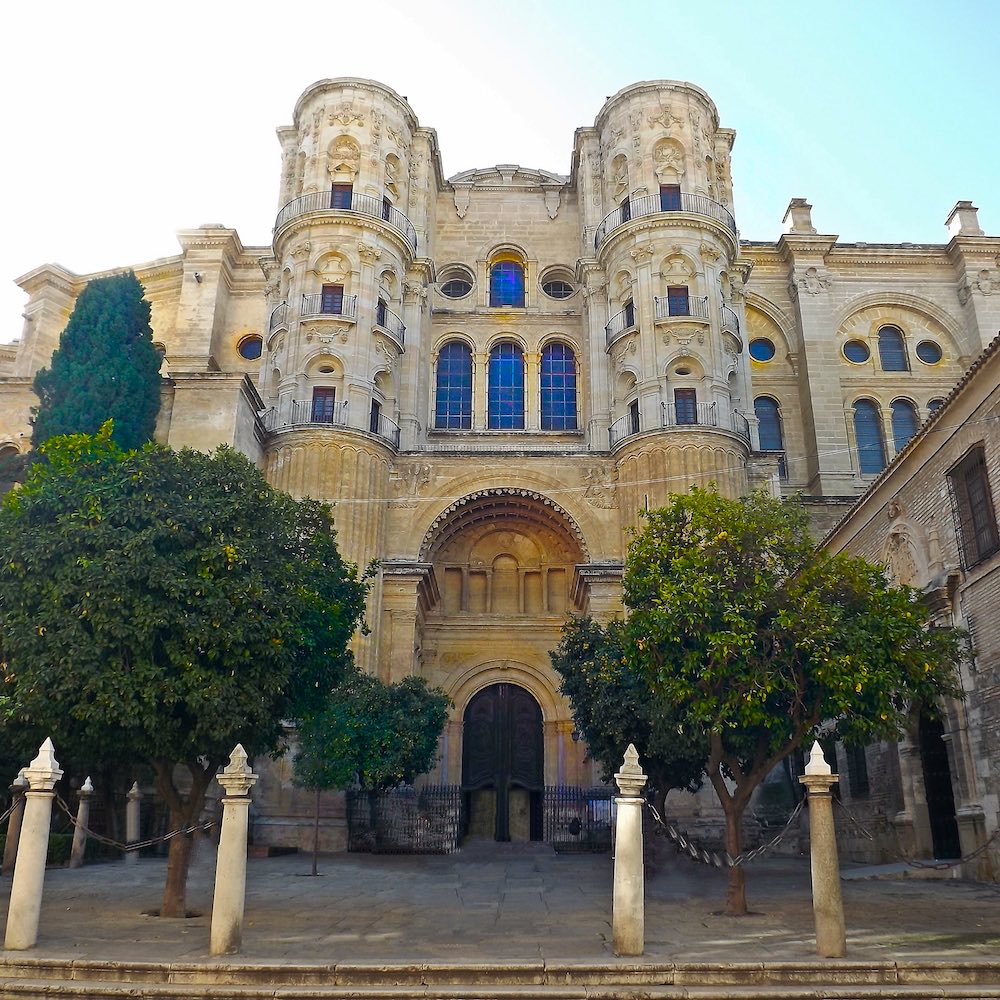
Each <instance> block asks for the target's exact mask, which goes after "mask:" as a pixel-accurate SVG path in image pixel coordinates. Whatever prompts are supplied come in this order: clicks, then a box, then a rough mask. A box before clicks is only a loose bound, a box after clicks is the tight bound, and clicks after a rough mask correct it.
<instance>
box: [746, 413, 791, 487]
mask: <svg viewBox="0 0 1000 1000" xmlns="http://www.w3.org/2000/svg"><path fill="white" fill-rule="evenodd" d="M753 412H754V414H755V415H756V417H757V429H758V432H759V434H760V450H761V451H782V452H783V451H784V450H785V440H784V434H783V433H782V429H781V409H780V408H779V406H778V401H777V400H776V399H772V398H771V397H770V396H758V397H757V398H756V399H755V400H754V401H753ZM778 473H779V475H780V476H781V478H782V479H784V478H785V476H786V475H787V474H788V473H787V469H786V467H785V456H784V455H782V456H781V457H780V458H779V459H778Z"/></svg>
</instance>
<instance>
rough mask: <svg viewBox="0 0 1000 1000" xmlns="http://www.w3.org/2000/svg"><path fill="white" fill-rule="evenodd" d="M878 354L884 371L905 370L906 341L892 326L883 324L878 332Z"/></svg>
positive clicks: (906, 366) (907, 366) (906, 364)
mask: <svg viewBox="0 0 1000 1000" xmlns="http://www.w3.org/2000/svg"><path fill="white" fill-rule="evenodd" d="M878 356H879V360H880V361H881V362H882V371H884V372H906V371H909V370H910V365H909V363H908V362H907V360H906V343H905V342H904V340H903V335H902V333H900V332H899V330H897V329H896V327H894V326H883V327H882V329H881V330H879V332H878Z"/></svg>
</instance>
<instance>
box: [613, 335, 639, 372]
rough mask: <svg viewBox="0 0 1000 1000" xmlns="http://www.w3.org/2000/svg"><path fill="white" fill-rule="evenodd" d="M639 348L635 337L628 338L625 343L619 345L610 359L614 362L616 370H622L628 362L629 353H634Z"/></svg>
mask: <svg viewBox="0 0 1000 1000" xmlns="http://www.w3.org/2000/svg"><path fill="white" fill-rule="evenodd" d="M638 350H639V345H638V344H637V343H636V341H635V337H632V338H630V339H629V340H628V341H627V342H626V343H624V344H622V346H621V347H619V348H618V350H617V351H615V353H614V354H612V355H611V360H612V362H613V363H614V366H615V371H616V372H623V371H624V370H625V366H626V364H627V362H628V358H629V355H630V354H636V353H637V352H638Z"/></svg>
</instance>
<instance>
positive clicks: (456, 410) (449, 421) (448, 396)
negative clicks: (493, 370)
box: [434, 340, 472, 430]
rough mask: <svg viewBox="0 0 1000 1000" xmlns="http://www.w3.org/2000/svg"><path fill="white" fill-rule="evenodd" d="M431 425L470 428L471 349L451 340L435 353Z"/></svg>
mask: <svg viewBox="0 0 1000 1000" xmlns="http://www.w3.org/2000/svg"><path fill="white" fill-rule="evenodd" d="M435 403H436V406H435V413H434V426H435V427H440V428H445V429H449V428H450V429H452V430H469V429H471V427H472V351H471V350H470V349H469V347H468V345H467V344H463V343H461V341H457V340H453V341H451V342H450V343H448V344H445V345H444V347H442V348H441V353H440V354H438V363H437V397H436V400H435Z"/></svg>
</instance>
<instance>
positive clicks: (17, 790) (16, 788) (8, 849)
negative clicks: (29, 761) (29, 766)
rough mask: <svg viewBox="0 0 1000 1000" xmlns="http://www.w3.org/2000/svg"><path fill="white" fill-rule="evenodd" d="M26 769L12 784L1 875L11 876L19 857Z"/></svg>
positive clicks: (26, 787) (26, 788)
mask: <svg viewBox="0 0 1000 1000" xmlns="http://www.w3.org/2000/svg"><path fill="white" fill-rule="evenodd" d="M25 770H26V769H25V768H23V767H22V768H21V770H20V771H18V772H17V777H16V778H15V779H14V780H13V781H12V782H11V786H10V793H11V796H12V797H13V801H12V805H13V807H14V808H13V809H12V810H11V813H10V815H9V816H8V817H7V839H6V840H5V841H4V847H3V867H2V868H0V875H9V874H10V873H11V872H12V871H13V870H14V859H15V858H16V857H17V840H18V837H19V836H20V834H21V819H22V817H23V816H24V793H25V792H26V791H27V790H28V779H27V778H26V777H25V776H24V772H25Z"/></svg>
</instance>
